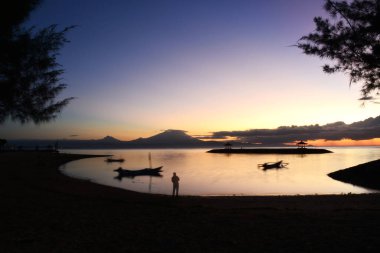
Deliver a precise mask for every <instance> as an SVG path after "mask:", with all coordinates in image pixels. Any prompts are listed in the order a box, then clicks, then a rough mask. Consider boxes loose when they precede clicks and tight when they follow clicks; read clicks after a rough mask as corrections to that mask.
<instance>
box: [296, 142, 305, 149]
mask: <svg viewBox="0 0 380 253" xmlns="http://www.w3.org/2000/svg"><path fill="white" fill-rule="evenodd" d="M306 145H307V143H306V142H304V141H300V142H297V148H306Z"/></svg>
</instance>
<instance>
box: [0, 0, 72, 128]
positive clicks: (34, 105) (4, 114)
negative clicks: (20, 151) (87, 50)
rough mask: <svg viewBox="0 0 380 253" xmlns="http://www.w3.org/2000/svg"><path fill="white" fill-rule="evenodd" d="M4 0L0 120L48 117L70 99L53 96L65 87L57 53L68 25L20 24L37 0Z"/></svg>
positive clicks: (0, 20) (42, 119)
mask: <svg viewBox="0 0 380 253" xmlns="http://www.w3.org/2000/svg"><path fill="white" fill-rule="evenodd" d="M8 2H9V3H8V4H7V5H6V4H3V6H2V10H1V16H0V24H1V25H0V29H1V30H0V123H2V122H4V121H5V120H7V119H8V118H10V119H11V120H14V121H19V122H21V123H26V122H29V121H32V122H34V123H41V122H47V121H50V120H52V119H54V118H55V117H56V116H57V115H58V113H59V112H60V111H61V110H62V108H63V107H64V106H65V105H67V104H68V102H69V101H70V100H71V99H72V98H66V99H62V100H58V101H57V99H56V98H57V96H58V95H59V94H60V92H61V91H62V90H63V89H65V87H66V85H65V84H63V83H61V78H60V76H61V75H62V73H63V72H64V71H63V69H61V68H60V65H59V64H58V63H57V56H58V55H59V50H60V49H61V47H62V46H63V45H64V44H65V43H66V42H68V41H67V40H66V38H65V34H66V32H67V31H68V30H69V29H71V27H67V28H65V29H63V30H61V31H57V26H56V25H51V26H49V27H46V28H43V29H41V30H38V31H36V29H35V28H33V27H32V28H24V27H22V23H23V22H24V21H25V20H26V19H27V18H28V16H29V13H30V12H31V11H32V10H34V9H35V8H36V7H37V6H38V4H39V2H40V1H39V0H29V1H28V0H12V1H8Z"/></svg>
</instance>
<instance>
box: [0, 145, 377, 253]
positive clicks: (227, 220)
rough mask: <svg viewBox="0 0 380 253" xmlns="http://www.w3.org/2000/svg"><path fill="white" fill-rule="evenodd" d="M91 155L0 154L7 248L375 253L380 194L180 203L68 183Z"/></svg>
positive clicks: (187, 200)
mask: <svg viewBox="0 0 380 253" xmlns="http://www.w3.org/2000/svg"><path fill="white" fill-rule="evenodd" d="M88 157H91V156H86V155H65V154H54V153H44V152H24V153H20V152H14V153H0V168H1V169H0V170H1V179H2V180H1V184H0V196H1V201H2V208H0V210H1V211H0V212H1V214H0V217H1V223H0V224H1V226H0V227H1V237H0V238H1V239H0V242H1V251H2V252H137V251H139V252H174V251H175V252H334V251H339V252H341V251H342V252H373V251H375V250H377V249H378V248H379V247H380V240H379V236H380V232H379V229H378V228H379V226H380V195H378V194H364V195H325V196H282V197H278V196H273V197H258V196H253V197H180V198H178V199H172V198H171V197H168V196H160V195H148V194H142V193H134V192H130V191H125V190H121V189H116V188H111V187H106V186H101V185H96V184H92V183H90V182H87V181H83V180H76V179H73V178H69V177H66V176H64V175H62V174H61V173H60V172H59V171H58V166H59V165H61V164H64V163H66V162H68V161H72V160H75V159H82V158H88Z"/></svg>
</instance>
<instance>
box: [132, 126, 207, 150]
mask: <svg viewBox="0 0 380 253" xmlns="http://www.w3.org/2000/svg"><path fill="white" fill-rule="evenodd" d="M129 143H130V144H134V145H138V146H140V145H147V146H162V147H173V146H175V147H177V146H196V145H203V144H204V143H207V142H204V141H201V140H199V139H196V138H194V137H191V136H190V135H188V134H186V132H185V131H182V130H171V129H170V130H166V131H164V132H162V133H159V134H157V135H154V136H151V137H149V138H139V139H136V140H133V141H130V142H129Z"/></svg>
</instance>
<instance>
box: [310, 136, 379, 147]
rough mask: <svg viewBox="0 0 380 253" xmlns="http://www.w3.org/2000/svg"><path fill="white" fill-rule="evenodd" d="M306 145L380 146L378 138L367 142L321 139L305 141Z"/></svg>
mask: <svg viewBox="0 0 380 253" xmlns="http://www.w3.org/2000/svg"><path fill="white" fill-rule="evenodd" d="M307 143H308V144H309V145H312V146H338V147H339V146H380V138H374V139H369V140H352V139H342V140H338V141H330V140H323V139H322V140H311V141H307Z"/></svg>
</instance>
